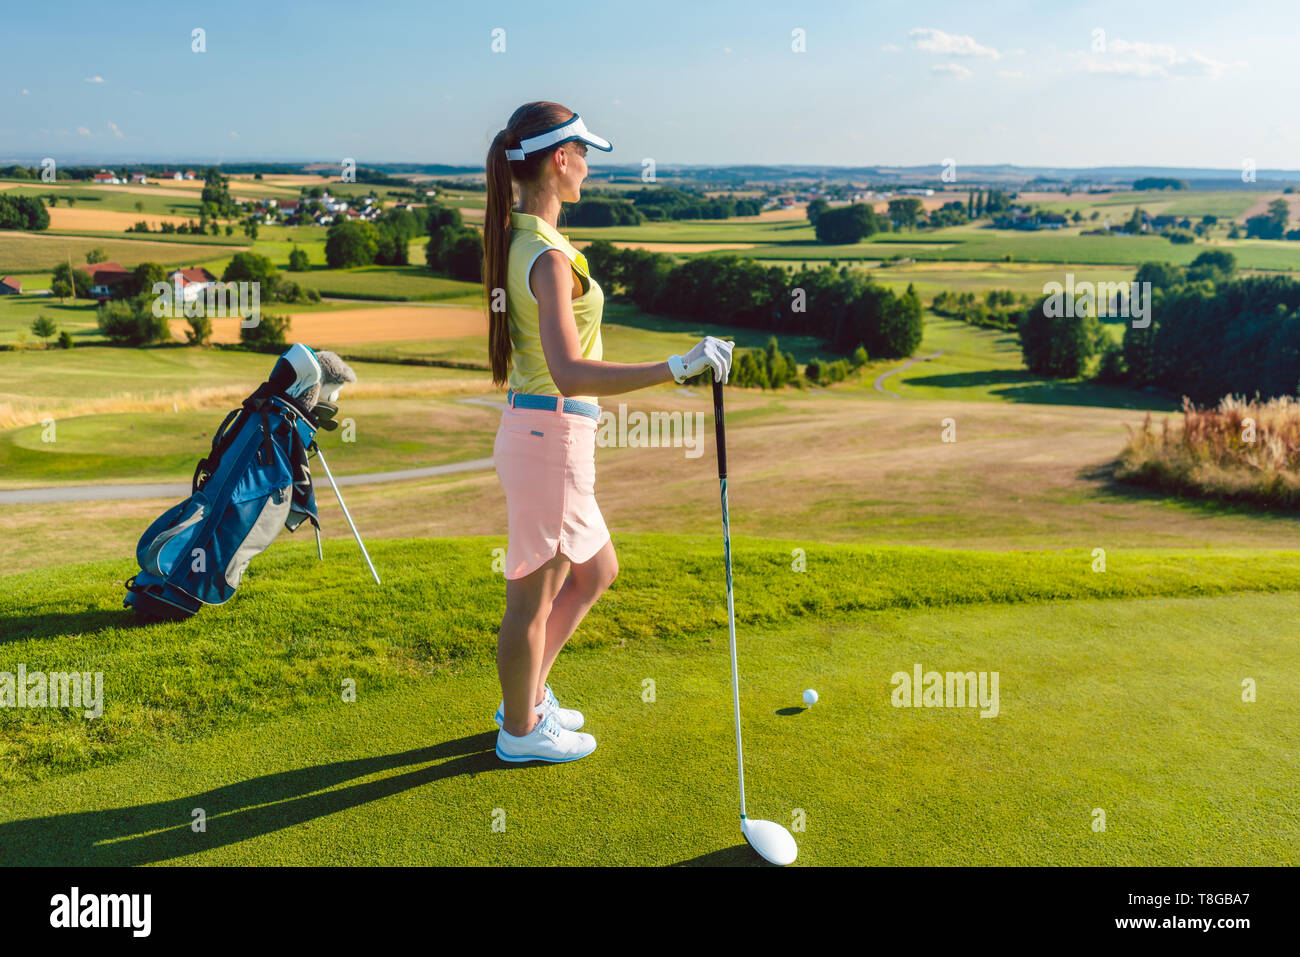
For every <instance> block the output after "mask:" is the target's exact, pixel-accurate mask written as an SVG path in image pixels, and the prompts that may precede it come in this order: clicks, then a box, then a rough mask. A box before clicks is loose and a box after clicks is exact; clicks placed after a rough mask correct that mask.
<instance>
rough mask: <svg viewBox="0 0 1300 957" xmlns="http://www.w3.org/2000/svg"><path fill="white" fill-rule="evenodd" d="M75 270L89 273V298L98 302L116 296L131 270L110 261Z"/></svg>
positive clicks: (129, 275)
mask: <svg viewBox="0 0 1300 957" xmlns="http://www.w3.org/2000/svg"><path fill="white" fill-rule="evenodd" d="M76 268H78V269H80V270H82V271H84V272H88V273H90V298H92V299H96V300H98V301H99V302H107V301H108V300H110V299H112V298H114V297H115V296H117V295H118V292H119V290H120V288H121V285H122V283H123V282H125V281H126V280H127V279H130V278H131V270H129V269H126V268H124V267H123V266H122V265H121V264H119V263H116V262H113V261H111V260H110V261H108V262H102V263H91V264H90V265H88V266H78V267H76Z"/></svg>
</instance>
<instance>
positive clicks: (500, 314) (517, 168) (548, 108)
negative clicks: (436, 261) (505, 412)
mask: <svg viewBox="0 0 1300 957" xmlns="http://www.w3.org/2000/svg"><path fill="white" fill-rule="evenodd" d="M573 117H574V112H573V110H571V109H569V108H568V107H567V106H562V105H561V104H559V103H551V102H549V101H547V100H538V101H537V102H534V103H525V104H524V105H523V106H521V107H519V109H517V110H515V112H514V113H513V114H512V115H511V117H510V122H508V123H507V124H506V126H505V129H503V130H502V131H501V132H499V133H498V134H497V135H496V136H494V137H493V138H492V145H491V146H490V147H488V155H487V162H486V163H485V164H484V167H485V169H486V171H487V210H486V212H485V215H484V219H483V292H484V295H485V297H486V305H487V313H488V356H489V358H490V359H491V361H492V384H493V385H497V386H502V385H505V384H506V382H507V381H508V377H509V375H510V319H509V314H508V313H507V311H506V308H507V304H506V274H507V270H508V268H509V255H510V212H511V210H513V209H514V205H515V196H514V184H515V183H516V182H521V183H530V184H531V183H535V182H537V179H538V177H539V176H540V175H541V173H542V170H543V168H544V167H545V165H546V163H547V161H548V160H549V159H550V157H551V154H552V153H554V152H555V151H556V150H557V149H559V147H558V146H552V147H550V148H548V149H544V150H539V151H538V152H536V153H529V154H528V156H527V157H525V158H524V159H522V160H510V159H506V150H507V149H518V148H519V142H520V141H521V140H526V139H528V138H529V137H530V136H536V135H537V134H538V133H541V132H544V131H545V130H549V129H551V128H552V127H555V126H559V125H560V124H561V123H566V122H568V121H569V120H571V119H573ZM493 290H500V294H499V295H497V296H494V295H493ZM494 306H495V308H493V307H494Z"/></svg>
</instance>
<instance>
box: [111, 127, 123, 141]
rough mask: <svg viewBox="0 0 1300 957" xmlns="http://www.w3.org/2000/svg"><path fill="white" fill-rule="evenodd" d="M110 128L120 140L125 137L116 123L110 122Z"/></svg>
mask: <svg viewBox="0 0 1300 957" xmlns="http://www.w3.org/2000/svg"><path fill="white" fill-rule="evenodd" d="M108 128H109V129H110V130H112V131H113V136H115V137H116V138H117V139H119V140H120V139H124V138H125V137H123V136H122V131H121V130H119V129H118V128H117V124H116V123H109V124H108Z"/></svg>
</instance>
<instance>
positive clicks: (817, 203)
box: [808, 197, 831, 226]
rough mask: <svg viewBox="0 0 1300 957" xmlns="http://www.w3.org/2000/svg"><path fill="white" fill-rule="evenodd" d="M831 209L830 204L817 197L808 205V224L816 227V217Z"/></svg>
mask: <svg viewBox="0 0 1300 957" xmlns="http://www.w3.org/2000/svg"><path fill="white" fill-rule="evenodd" d="M830 208H831V204H830V203H828V202H826V200H824V199H822V198H821V197H818V198H817V199H814V200H813V201H812V202H811V203H809V204H808V222H810V223H811V224H812V225H814V226H816V225H817V217H818V216H820V215H821V214H822V213H824V212H826V210H828V209H830Z"/></svg>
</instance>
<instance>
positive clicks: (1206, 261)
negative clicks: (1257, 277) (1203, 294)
mask: <svg viewBox="0 0 1300 957" xmlns="http://www.w3.org/2000/svg"><path fill="white" fill-rule="evenodd" d="M1236 272H1237V257H1236V256H1234V255H1233V254H1232V253H1231V252H1229V251H1228V250H1226V249H1207V250H1206V251H1205V252H1203V253H1201V254H1200V255H1199V256H1197V257H1196V258H1195V259H1193V260H1192V263H1191V265H1190V266H1188V267H1187V281H1188V282H1200V281H1201V280H1202V279H1209V280H1210V281H1211V282H1216V283H1218V282H1225V281H1227V280H1229V279H1231V278H1232V277H1233V276H1234V275H1235V274H1236Z"/></svg>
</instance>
